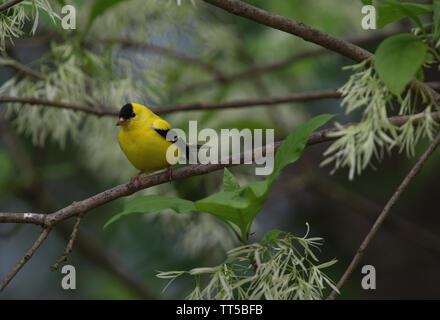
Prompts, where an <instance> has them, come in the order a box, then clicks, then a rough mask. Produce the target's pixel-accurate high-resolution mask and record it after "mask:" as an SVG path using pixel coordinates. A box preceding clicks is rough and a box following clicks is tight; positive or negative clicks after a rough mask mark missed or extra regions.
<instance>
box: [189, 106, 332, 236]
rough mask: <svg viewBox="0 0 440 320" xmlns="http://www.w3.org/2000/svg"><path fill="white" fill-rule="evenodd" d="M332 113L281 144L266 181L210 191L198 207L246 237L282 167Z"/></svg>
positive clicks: (296, 155)
mask: <svg viewBox="0 0 440 320" xmlns="http://www.w3.org/2000/svg"><path fill="white" fill-rule="evenodd" d="M332 117H333V115H327V114H324V115H320V116H317V117H315V118H313V119H312V120H310V121H309V122H307V123H305V124H303V125H301V126H299V127H298V128H297V129H296V130H295V131H293V132H292V133H291V134H290V135H289V136H288V137H287V138H286V139H285V140H284V142H283V143H282V144H281V146H280V148H279V149H278V152H277V153H276V155H275V161H274V170H273V172H272V173H271V174H270V175H269V176H268V177H267V178H266V180H263V181H258V182H254V183H251V184H249V185H247V186H245V187H241V188H239V189H236V190H234V191H225V192H219V193H216V194H213V195H211V196H209V197H207V198H204V199H202V200H199V201H197V202H196V203H195V206H196V208H197V210H200V211H203V212H208V213H211V214H213V215H215V216H216V217H218V218H219V219H221V220H226V221H229V222H232V223H233V224H235V225H236V226H237V227H238V228H239V229H240V230H241V232H242V239H244V237H246V236H247V235H246V233H247V230H249V229H250V226H251V224H252V221H253V219H254V218H255V216H256V214H257V213H258V212H259V211H260V210H261V208H262V207H263V205H264V202H265V201H266V198H267V194H268V192H269V189H270V187H271V185H272V183H273V182H274V180H275V179H276V178H277V177H278V176H279V175H280V174H281V172H282V170H283V168H284V167H285V166H287V165H288V164H290V163H292V162H295V161H296V160H298V158H299V157H300V155H301V153H302V151H303V149H304V148H305V146H306V143H307V139H308V137H309V135H310V134H311V133H312V132H313V131H315V130H316V129H317V128H319V127H321V126H322V125H324V124H325V123H326V122H327V121H328V120H330V119H331V118H332Z"/></svg>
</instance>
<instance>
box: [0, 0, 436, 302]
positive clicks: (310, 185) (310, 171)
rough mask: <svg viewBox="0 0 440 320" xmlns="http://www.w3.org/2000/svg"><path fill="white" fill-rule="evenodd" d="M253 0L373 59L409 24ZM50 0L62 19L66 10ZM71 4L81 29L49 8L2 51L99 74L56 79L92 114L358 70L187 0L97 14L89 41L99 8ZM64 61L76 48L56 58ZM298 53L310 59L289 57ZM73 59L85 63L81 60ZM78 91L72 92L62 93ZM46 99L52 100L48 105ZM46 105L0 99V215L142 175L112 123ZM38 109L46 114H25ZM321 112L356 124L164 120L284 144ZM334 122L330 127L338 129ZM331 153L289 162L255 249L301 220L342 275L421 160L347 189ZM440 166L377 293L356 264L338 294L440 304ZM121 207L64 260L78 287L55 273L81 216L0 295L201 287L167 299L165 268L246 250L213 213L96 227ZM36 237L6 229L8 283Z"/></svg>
mask: <svg viewBox="0 0 440 320" xmlns="http://www.w3.org/2000/svg"><path fill="white" fill-rule="evenodd" d="M248 2H249V3H250V4H252V5H255V6H258V7H261V8H264V9H265V10H268V11H270V12H274V13H278V14H281V15H283V16H285V17H288V18H291V19H294V20H297V21H302V22H304V23H306V24H308V25H311V26H313V27H315V28H318V29H321V30H323V31H325V32H327V33H330V34H332V35H335V36H338V37H342V38H345V39H351V40H354V41H356V42H358V43H360V44H361V45H362V46H363V47H364V48H367V49H368V50H370V51H371V52H374V50H375V48H376V47H377V45H378V44H379V43H380V41H381V39H383V37H384V36H386V35H388V34H392V33H394V32H400V31H402V30H407V31H408V30H410V27H411V25H410V23H409V21H406V20H403V21H401V22H399V23H396V24H392V25H390V26H388V27H386V28H385V29H383V30H374V31H371V30H370V31H365V30H362V28H361V25H360V21H361V19H362V14H361V2H360V1H354V0H353V1H343V5H341V2H340V1H328V0H313V1H304V0H289V1H282V0H275V1H263V0H259V1H248ZM50 3H51V5H52V7H53V9H54V10H55V11H56V12H59V13H60V10H61V9H60V8H61V5H62V4H64V1H50ZM66 3H71V4H73V5H74V6H75V7H76V8H77V22H76V23H77V29H76V30H74V31H65V30H63V29H61V28H60V27H59V22H57V26H55V25H54V24H53V23H52V21H51V19H50V18H49V17H48V16H47V15H45V14H44V12H42V13H41V16H40V18H39V19H40V20H39V25H38V28H37V31H36V34H35V35H34V36H31V35H30V34H29V31H30V29H31V27H32V21H27V22H26V25H25V30H26V32H25V34H24V35H23V36H22V37H20V38H19V39H15V40H14V43H15V45H12V44H7V46H6V51H7V53H8V55H9V56H10V57H12V58H14V59H16V60H17V61H19V62H21V63H23V64H26V65H28V66H30V67H31V68H33V69H35V70H38V71H40V72H42V73H44V72H48V73H51V72H56V71H57V69H58V68H59V65H61V64H65V65H68V63H72V65H73V66H74V67H75V68H77V69H74V71H76V70H80V71H81V72H84V74H85V75H84V77H88V78H91V79H92V80H91V81H90V84H91V86H90V87H89V88H86V89H83V88H81V89H79V87H78V89H76V87H75V85H77V83H80V81H79V80H78V79H76V78H74V76H72V75H70V74H69V71H67V74H66V75H65V76H64V78H63V77H58V78H54V79H57V81H59V82H60V83H59V84H57V85H58V86H61V84H62V83H66V86H69V85H71V86H72V88H69V89H66V90H65V91H63V90H61V89H62V88H61V89H59V91H55V93H54V94H53V96H54V99H58V100H61V101H65V102H71V103H76V104H81V103H83V101H81V102H79V101H77V100H76V98H75V94H78V95H83V91H81V90H85V91H84V92H86V93H87V94H89V95H90V99H89V100H88V102H89V103H90V101H91V100H92V98H93V99H94V101H95V102H93V103H95V105H96V107H99V104H100V103H101V104H103V105H106V106H110V107H112V108H114V109H115V110H118V109H119V108H120V107H121V106H122V105H124V104H125V103H126V102H128V101H136V102H139V103H143V104H145V105H148V106H152V107H157V108H160V107H161V106H166V105H171V104H177V103H186V102H203V101H228V100H233V99H248V98H259V97H268V96H283V95H289V94H293V93H300V92H307V91H313V90H323V89H332V88H338V87H340V86H341V85H342V84H343V83H344V82H345V81H347V79H348V77H349V75H350V72H349V71H343V70H342V67H343V66H346V65H350V64H353V62H352V61H350V60H348V59H347V58H344V57H341V56H340V55H337V54H334V53H330V52H325V53H322V52H319V53H316V49H317V48H318V47H317V46H316V45H314V44H311V43H306V42H304V41H303V40H301V39H299V38H297V37H294V36H292V35H290V34H286V33H283V32H280V31H277V30H273V29H270V28H268V27H265V26H261V25H258V24H256V23H254V22H251V21H248V20H246V19H242V18H238V17H235V16H232V15H229V14H227V13H225V12H222V11H220V10H218V9H216V8H214V7H212V6H209V5H206V4H205V3H203V2H201V1H194V3H192V2H191V1H189V0H182V3H181V4H180V5H178V3H177V2H176V1H172V0H169V1H159V0H156V1H155V0H148V1H145V0H126V1H120V2H119V3H116V4H115V5H114V6H112V7H110V8H109V9H107V10H106V11H104V12H103V13H102V14H101V15H99V16H98V17H97V18H96V19H95V20H94V21H93V24H92V25H91V28H90V30H88V32H86V31H87V24H88V21H89V17H90V12H91V10H92V9H91V8H92V7H93V4H94V1H70V2H69V1H66ZM28 11H29V12H30V11H31V8H29V9H28ZM158 47H160V48H166V49H167V50H168V51H164V50H162V51H161V50H160V49H158ZM69 50H70V51H69ZM63 52H70V54H71V55H70V56H69V57H68V58H66V57H63ZM171 52H172V53H171ZM304 52H312V54H310V55H308V56H307V57H303V58H301V59H300V58H297V59H292V58H291V57H292V56H295V55H298V54H302V53H304ZM313 52H314V53H313ZM72 57H74V58H75V59H76V60H75V61H73V62H72V61H71V60H70V59H71V58H72ZM182 57H184V58H182ZM280 61H283V62H284V64H282V65H281V66H280V67H271V68H268V69H270V70H266V71H265V72H256V73H253V74H251V76H246V75H245V76H243V71H248V70H254V69H255V68H257V67H261V66H267V65H271V64H275V63H278V62H280ZM433 69H435V68H433ZM66 70H70V69H66ZM72 73H73V72H72ZM14 76H17V70H16V69H14V68H10V67H6V66H0V83H1V84H2V85H3V86H4V85H5V83H6V82H7V81H8V80H9V79H11V78H12V77H14ZM425 76H426V81H432V80H435V79H438V78H439V77H438V76H439V75H438V74H426V75H425ZM79 79H82V78H79ZM107 79H108V81H107ZM19 80H20V79H19ZM32 81H33V80H32ZM54 87H56V86H55V85H54ZM19 88H20V89H19V90H18V93H19V94H20V93H22V92H26V90H29V93H30V94H31V95H32V90H34V88H35V87H32V85H31V84H23V83H22V84H21V86H20V87H19ZM44 88H46V87H44ZM20 90H21V91H20ZM41 90H42V91H44V90H45V89H41ZM51 90H55V89H53V88H52V89H51ZM57 90H58V89H57ZM69 90H71V92H72V95H71V96H69V95H68V94H67V93H66V92H70V91H69ZM39 94H40V93H39ZM50 94H51V91H48V94H47V96H50ZM83 98H84V99H86V98H88V96H87V97H83ZM93 103H92V105H93ZM83 104H84V103H83ZM44 108H45V107H40V106H28V105H27V106H23V107H21V106H13V107H11V109H8V110H12V109H13V110H15V111H14V112H9V113H8V114H6V112H5V110H6V108H5V107H4V105H1V109H0V128H1V139H0V211H2V212H44V213H50V212H53V211H55V210H57V209H59V208H62V207H64V206H66V205H69V204H70V203H72V202H73V201H76V200H81V199H85V198H87V197H89V196H92V195H94V194H96V193H99V192H101V191H103V190H105V189H108V188H111V187H113V186H115V185H116V184H120V183H123V182H126V181H128V179H129V178H131V177H132V176H134V174H135V173H136V171H135V169H134V168H132V167H131V165H130V164H129V162H128V161H127V160H126V159H125V157H124V156H123V154H122V152H121V151H120V150H119V146H118V144H117V140H116V137H117V134H118V130H119V128H117V127H115V126H114V123H115V121H116V120H115V119H113V118H109V117H102V118H99V117H95V116H93V115H85V114H81V113H75V112H71V111H69V112H68V113H69V114H68V115H66V114H65V113H63V111H60V110H51V112H52V113H51V114H48V113H44V112H43V111H42V110H43V109H44ZM30 109H32V110H37V111H32V112H33V113H32V114H28V113H30V112H31V111H29V110H30ZM320 113H335V114H337V116H336V117H335V119H334V121H338V122H341V123H346V122H350V121H356V119H357V118H356V115H351V116H350V117H347V116H344V114H343V110H342V109H341V107H340V104H339V101H338V100H322V101H316V102H307V103H286V104H280V105H276V106H267V107H252V108H239V109H235V110H230V109H228V110H215V111H191V112H178V113H173V114H169V115H167V116H164V118H165V119H166V120H168V121H169V122H170V123H172V124H173V126H174V127H178V128H183V129H185V128H186V126H187V123H188V121H189V120H198V126H199V128H202V127H203V128H214V129H216V130H218V131H219V130H220V128H232V127H236V128H239V129H242V128H251V129H252V128H275V136H276V140H279V139H282V138H283V137H285V136H286V135H287V134H288V133H289V132H291V131H292V130H293V129H294V128H295V127H297V126H298V125H299V124H301V123H303V122H305V121H306V120H308V119H310V118H311V117H312V116H314V115H317V114H320ZM69 117H72V118H73V120H69V119H70V118H69ZM69 124H72V125H69ZM328 126H333V121H332V122H331V123H329V124H328ZM60 127H61V128H60ZM43 132H45V133H44V135H43ZM41 135H43V136H42V137H41ZM38 137H39V138H38ZM36 141H37V142H38V141H39V142H38V143H35V142H36ZM426 145H427V141H424V142H423V143H422V144H421V145H420V148H419V149H418V154H420V153H421V151H422V150H423V147H425V146H426ZM327 147H328V144H323V145H316V146H313V147H310V148H307V149H306V150H305V152H304V154H303V156H302V158H301V159H300V161H298V162H297V163H295V164H294V165H292V166H289V167H288V168H286V170H285V171H284V172H283V174H282V176H281V177H280V178H279V179H278V180H277V182H276V183H275V184H274V186H273V187H272V189H271V191H270V194H269V198H268V201H267V203H266V204H265V206H264V208H263V210H262V212H260V213H259V215H258V216H257V218H256V220H255V223H254V226H253V232H255V233H254V235H253V237H252V238H251V239H252V240H255V241H258V240H259V239H260V238H261V236H262V235H263V234H264V233H265V232H266V231H268V230H270V229H273V228H277V229H281V230H284V231H288V232H291V233H293V234H295V235H303V234H304V233H305V231H306V225H305V224H306V222H308V223H309V224H310V226H311V235H312V236H320V237H323V238H325V244H324V246H323V248H322V252H320V254H319V258H320V260H322V261H326V260H329V259H332V258H336V259H338V260H339V262H338V263H337V264H336V265H334V266H332V267H331V268H330V269H329V270H328V271H327V273H328V274H329V275H330V276H331V278H332V279H333V280H335V281H337V280H339V278H340V276H341V275H342V273H343V271H344V270H345V268H346V267H347V265H348V264H349V262H350V261H351V258H352V257H353V255H354V253H355V252H356V250H357V248H358V247H359V245H360V243H361V241H362V239H363V237H364V236H365V235H366V233H367V232H368V230H369V229H370V227H371V225H372V223H373V222H374V219H375V217H377V215H378V214H379V213H380V210H381V208H382V206H383V205H384V204H385V202H386V201H387V199H388V198H389V197H390V196H391V194H392V193H393V192H394V190H395V188H396V187H397V186H398V184H399V183H400V181H401V180H402V179H403V177H404V176H405V175H406V174H407V172H408V171H409V170H410V168H411V165H412V164H413V163H414V162H415V159H408V158H407V157H406V156H405V155H398V154H392V155H390V156H386V157H385V159H384V161H383V162H382V163H380V164H379V163H376V169H375V170H374V169H373V168H369V169H368V170H366V171H365V172H364V173H363V174H362V175H361V176H360V177H356V178H355V180H354V181H351V182H350V181H348V172H347V171H346V170H341V171H338V172H336V173H335V174H334V175H330V174H329V172H330V170H331V168H329V167H324V168H320V166H319V164H320V162H321V161H322V160H323V156H322V153H323V152H324V151H325V149H326V148H327ZM439 157H440V156H439V154H438V153H436V154H434V156H433V157H432V158H431V159H430V160H429V162H428V163H427V165H426V167H425V168H424V169H423V171H422V173H421V174H420V175H419V176H418V177H417V178H416V179H415V181H414V182H413V183H412V184H411V186H410V187H409V188H408V190H407V191H406V192H405V194H404V196H403V197H402V198H401V199H400V200H399V202H398V203H397V205H396V207H395V208H394V209H393V211H392V212H391V214H390V219H387V221H386V223H385V225H384V226H383V227H382V229H381V230H380V231H379V234H378V235H377V236H376V238H375V239H374V241H373V243H372V245H371V247H369V249H368V251H367V252H366V255H365V257H364V259H363V261H362V263H361V265H364V264H370V265H373V266H374V267H375V268H376V272H377V289H376V290H372V291H364V290H362V288H361V285H360V281H361V276H362V275H361V273H360V269H359V270H357V271H356V272H355V274H354V275H353V277H352V278H351V279H350V280H349V281H348V282H347V284H346V286H345V287H344V290H343V294H342V296H341V297H342V298H346V299H398V298H416V299H420V298H438V297H440V277H439V275H438V264H439V263H440V235H439V234H438V228H437V227H436V226H438V225H439V223H440V217H439V215H438V214H437V213H438V207H437V198H436V196H435V194H436V190H437V188H438V187H439V181H438V179H437V177H438V174H439V169H438V166H436V163H438V160H439ZM231 171H232V172H233V173H234V174H235V175H236V176H237V177H238V179H239V180H240V182H250V181H255V180H256V177H255V176H254V174H253V172H254V168H253V167H252V166H240V167H234V168H232V169H231ZM221 180H222V172H221V171H219V172H215V173H211V174H208V175H205V176H198V177H193V178H189V179H184V180H178V181H173V182H172V183H171V184H164V185H161V186H157V187H154V188H150V189H148V190H145V191H143V192H141V193H139V194H161V195H170V196H171V195H178V196H180V197H182V198H186V199H190V200H197V199H200V198H202V197H204V196H207V195H209V194H211V193H213V192H216V191H219V190H220V186H221ZM129 198H130V197H129ZM126 201H127V199H118V200H116V201H113V202H111V203H109V204H106V205H104V206H102V207H100V208H98V209H95V210H93V211H92V212H90V213H89V214H87V215H86V216H85V218H84V219H83V221H82V224H81V228H80V232H79V235H78V239H77V241H76V243H75V244H74V248H73V252H72V253H71V255H70V257H69V260H68V261H67V264H71V265H73V266H75V268H76V276H77V289H76V290H68V291H66V290H63V289H62V288H61V285H60V282H61V278H62V274H61V272H60V270H58V271H55V272H51V271H50V269H49V267H50V265H52V264H53V263H54V262H55V261H56V260H57V259H58V257H59V256H60V255H61V254H62V251H63V250H64V247H65V245H66V243H67V239H68V237H69V234H70V230H71V227H72V226H73V223H74V221H73V220H69V221H66V222H64V223H62V224H61V225H60V226H59V227H57V228H56V229H55V232H52V233H51V235H50V236H49V238H48V240H47V241H46V242H45V243H44V244H43V245H42V247H41V248H40V249H39V250H38V251H37V253H36V254H35V256H34V257H33V258H32V259H31V260H30V261H29V262H28V263H27V264H26V265H25V266H24V268H23V269H22V270H21V271H20V272H19V274H18V275H17V276H16V277H15V278H14V279H13V281H12V282H11V283H10V285H9V286H8V287H7V288H6V289H5V291H4V292H2V293H0V299H142V298H160V299H181V298H184V297H185V296H186V295H187V294H188V293H189V292H190V291H191V289H192V288H193V285H194V283H193V280H192V279H191V278H190V277H186V278H185V277H183V278H180V279H178V280H177V281H176V282H174V283H173V284H172V285H171V286H170V287H169V288H168V289H167V290H166V291H163V289H164V287H165V285H166V281H165V280H162V279H158V278H156V276H155V275H156V273H157V271H159V270H160V271H168V270H185V269H191V268H194V267H200V266H214V265H217V264H219V263H221V262H222V261H223V259H224V257H225V252H226V250H228V249H231V248H233V247H234V246H236V245H237V244H238V243H237V241H236V239H235V238H234V236H233V234H231V233H230V232H229V230H227V229H226V228H225V227H224V226H223V225H222V224H221V223H219V222H218V221H216V220H215V219H214V218H213V217H211V216H209V215H207V214H196V213H194V214H188V215H178V214H175V213H171V212H162V213H159V214H154V215H145V216H141V215H138V216H136V215H133V216H130V217H127V218H124V219H123V220H121V221H120V222H118V223H115V224H113V225H111V226H110V227H109V228H108V229H106V230H103V228H102V227H103V225H104V223H105V222H106V221H107V220H108V219H109V218H110V217H112V216H113V215H114V214H116V213H118V212H120V211H121V208H122V207H123V204H124V203H125V202H126ZM39 232H40V228H39V227H36V226H33V225H12V224H1V225H0V275H1V277H2V278H3V277H4V276H5V275H6V274H7V273H8V272H9V271H10V269H11V268H12V267H13V266H14V265H15V263H16V262H17V261H18V260H19V259H20V258H21V257H22V255H23V254H24V252H25V251H26V250H27V249H28V247H29V246H30V245H31V244H32V243H33V241H34V240H35V239H36V237H37V236H38V234H39Z"/></svg>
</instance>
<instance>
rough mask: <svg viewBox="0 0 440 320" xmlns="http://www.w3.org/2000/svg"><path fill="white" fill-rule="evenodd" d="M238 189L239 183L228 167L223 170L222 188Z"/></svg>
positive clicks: (227, 189) (226, 189)
mask: <svg viewBox="0 0 440 320" xmlns="http://www.w3.org/2000/svg"><path fill="white" fill-rule="evenodd" d="M237 189H240V184H239V183H238V181H237V179H235V177H234V176H233V175H232V173H231V171H229V170H228V168H225V170H224V171H223V190H224V191H235V190H237Z"/></svg>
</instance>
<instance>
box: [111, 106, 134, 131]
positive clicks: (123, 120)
mask: <svg viewBox="0 0 440 320" xmlns="http://www.w3.org/2000/svg"><path fill="white" fill-rule="evenodd" d="M135 116H136V114H135V113H134V111H133V105H132V104H131V103H127V104H126V105H125V106H123V107H122V108H121V111H119V120H118V122H117V123H116V125H117V126H125V125H127V124H128V122H129V121H130V119H131V118H134V117H135Z"/></svg>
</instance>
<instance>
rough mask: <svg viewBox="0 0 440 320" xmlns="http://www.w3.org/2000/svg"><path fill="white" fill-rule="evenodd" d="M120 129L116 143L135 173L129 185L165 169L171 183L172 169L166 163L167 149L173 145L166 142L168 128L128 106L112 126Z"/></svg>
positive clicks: (146, 112) (156, 118) (143, 109)
mask: <svg viewBox="0 0 440 320" xmlns="http://www.w3.org/2000/svg"><path fill="white" fill-rule="evenodd" d="M116 125H117V126H121V127H122V129H121V131H120V132H119V136H118V142H119V146H120V147H121V149H122V151H123V152H124V154H125V156H126V157H127V159H128V160H129V161H130V162H131V164H132V165H133V166H134V167H135V168H136V169H138V170H139V173H138V174H137V175H136V176H135V177H133V178H132V179H131V180H130V181H131V182H138V180H139V177H140V175H141V174H143V173H151V172H154V171H157V170H161V169H165V168H166V167H168V175H169V179H170V181H171V179H172V167H171V165H170V164H169V163H168V161H167V159H166V153H167V149H168V147H169V146H170V145H171V144H172V143H174V142H176V141H177V137H176V138H175V139H174V140H172V141H167V140H166V137H167V134H168V132H169V131H170V130H171V125H170V124H169V123H168V122H166V121H165V120H163V119H161V118H160V117H159V116H157V115H156V114H154V113H153V112H152V111H151V110H150V109H148V108H147V107H145V106H143V105H141V104H138V103H128V104H126V105H124V106H123V107H122V108H121V110H120V112H119V120H118V122H117V124H116Z"/></svg>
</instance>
